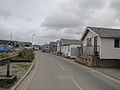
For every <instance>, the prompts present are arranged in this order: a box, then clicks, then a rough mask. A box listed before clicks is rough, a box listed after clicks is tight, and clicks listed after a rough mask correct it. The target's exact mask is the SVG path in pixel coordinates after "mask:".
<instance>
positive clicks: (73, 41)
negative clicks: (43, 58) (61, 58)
mask: <svg viewBox="0 0 120 90" xmlns="http://www.w3.org/2000/svg"><path fill="white" fill-rule="evenodd" d="M61 42H62V45H65V44H72V45H80V40H75V39H61Z"/></svg>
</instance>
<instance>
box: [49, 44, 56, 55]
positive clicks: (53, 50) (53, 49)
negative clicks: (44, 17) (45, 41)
mask: <svg viewBox="0 0 120 90" xmlns="http://www.w3.org/2000/svg"><path fill="white" fill-rule="evenodd" d="M56 51H57V42H50V52H52V53H56Z"/></svg>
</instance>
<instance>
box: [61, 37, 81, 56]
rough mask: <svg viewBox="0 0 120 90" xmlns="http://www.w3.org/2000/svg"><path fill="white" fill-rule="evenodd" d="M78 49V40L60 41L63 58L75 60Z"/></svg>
mask: <svg viewBox="0 0 120 90" xmlns="http://www.w3.org/2000/svg"><path fill="white" fill-rule="evenodd" d="M80 47H81V45H80V40H71V39H61V53H62V55H63V56H65V57H69V58H76V57H77V56H78V51H79V48H80Z"/></svg>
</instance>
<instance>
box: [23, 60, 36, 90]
mask: <svg viewBox="0 0 120 90" xmlns="http://www.w3.org/2000/svg"><path fill="white" fill-rule="evenodd" d="M36 67H37V62H36V66H35V67H34V68H35V70H34V71H33V72H32V75H31V76H30V77H29V78H28V80H27V81H26V82H25V84H24V86H23V87H22V88H21V90H26V89H27V87H28V86H29V84H30V82H31V81H32V79H33V76H34V75H35V72H36Z"/></svg>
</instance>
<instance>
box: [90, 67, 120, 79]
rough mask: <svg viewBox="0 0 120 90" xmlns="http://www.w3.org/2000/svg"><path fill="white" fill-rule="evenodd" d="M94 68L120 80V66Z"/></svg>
mask: <svg viewBox="0 0 120 90" xmlns="http://www.w3.org/2000/svg"><path fill="white" fill-rule="evenodd" d="M92 69H94V70H97V71H99V72H101V73H104V74H106V75H109V76H111V77H113V78H115V79H118V80H120V68H92Z"/></svg>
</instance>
